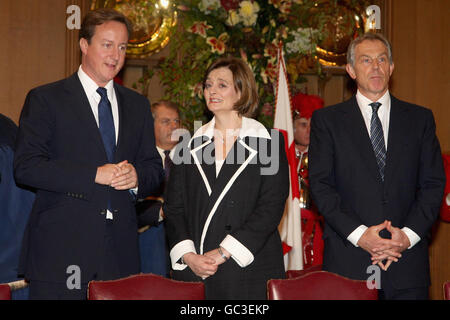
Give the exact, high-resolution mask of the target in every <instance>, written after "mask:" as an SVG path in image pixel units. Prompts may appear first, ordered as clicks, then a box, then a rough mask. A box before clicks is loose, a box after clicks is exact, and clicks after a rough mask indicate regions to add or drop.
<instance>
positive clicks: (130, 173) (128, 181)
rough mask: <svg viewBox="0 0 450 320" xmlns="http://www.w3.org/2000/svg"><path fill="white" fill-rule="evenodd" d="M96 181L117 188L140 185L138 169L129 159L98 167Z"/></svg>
mask: <svg viewBox="0 0 450 320" xmlns="http://www.w3.org/2000/svg"><path fill="white" fill-rule="evenodd" d="M95 182H96V183H98V184H103V185H107V186H111V187H112V188H114V189H116V190H127V189H132V188H136V187H137V186H138V178H137V173H136V169H135V168H134V166H133V165H132V164H131V163H128V161H127V160H124V161H122V162H119V163H116V164H114V163H107V164H104V165H103V166H101V167H98V168H97V174H96V176H95Z"/></svg>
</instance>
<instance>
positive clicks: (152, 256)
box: [136, 100, 180, 277]
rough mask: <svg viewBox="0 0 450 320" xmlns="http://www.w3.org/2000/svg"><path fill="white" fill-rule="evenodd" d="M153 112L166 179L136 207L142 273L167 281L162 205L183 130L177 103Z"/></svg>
mask: <svg viewBox="0 0 450 320" xmlns="http://www.w3.org/2000/svg"><path fill="white" fill-rule="evenodd" d="M151 110H152V115H153V118H154V119H155V142H156V149H157V150H158V153H159V155H160V156H161V159H162V162H163V166H164V171H165V179H164V182H163V183H162V184H161V186H160V188H159V189H158V190H156V191H155V192H153V194H152V195H151V196H150V197H148V198H147V199H146V200H143V201H139V202H138V203H137V205H136V210H137V213H138V226H139V250H140V253H141V271H142V272H144V273H154V274H159V275H162V276H165V277H167V276H169V270H170V265H169V254H168V247H167V241H166V233H165V227H164V214H163V212H162V204H163V194H164V190H165V188H166V187H167V183H166V182H167V181H168V179H169V173H170V168H171V166H172V160H171V159H172V158H173V155H174V152H175V146H176V145H177V143H178V139H177V138H176V136H178V134H177V132H176V130H178V129H180V114H179V111H178V106H177V105H176V104H175V103H173V102H171V101H165V100H162V101H159V102H155V103H153V104H152V107H151Z"/></svg>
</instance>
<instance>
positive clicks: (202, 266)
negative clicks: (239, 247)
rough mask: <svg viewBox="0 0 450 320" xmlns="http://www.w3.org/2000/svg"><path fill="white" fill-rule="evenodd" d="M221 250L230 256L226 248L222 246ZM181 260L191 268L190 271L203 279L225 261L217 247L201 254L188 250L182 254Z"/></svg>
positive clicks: (214, 271)
mask: <svg viewBox="0 0 450 320" xmlns="http://www.w3.org/2000/svg"><path fill="white" fill-rule="evenodd" d="M222 252H223V254H224V255H225V256H227V257H230V253H229V252H228V251H227V250H225V249H223V248H222ZM183 260H184V263H185V264H187V265H188V266H189V268H191V270H192V272H194V273H195V274H196V275H197V276H199V277H201V278H202V279H203V280H204V279H206V278H208V277H209V276H212V275H214V274H215V273H216V271H217V269H218V267H219V265H221V264H222V263H224V262H225V261H227V260H225V259H224V258H223V257H222V255H221V254H220V253H219V249H214V250H211V251H208V252H206V253H205V254H203V255H201V254H196V253H193V252H189V253H186V254H185V255H183Z"/></svg>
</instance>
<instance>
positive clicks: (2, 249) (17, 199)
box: [0, 114, 34, 283]
mask: <svg viewBox="0 0 450 320" xmlns="http://www.w3.org/2000/svg"><path fill="white" fill-rule="evenodd" d="M16 135H17V126H16V124H15V123H14V122H13V121H11V120H10V119H9V118H7V117H5V116H3V115H1V114H0V221H1V222H0V283H4V282H10V281H14V280H17V279H18V275H17V269H18V264H19V252H20V246H21V243H22V238H23V233H24V230H25V226H26V224H27V221H28V216H29V215H30V211H31V206H32V204H33V201H34V193H33V192H32V191H30V190H27V189H25V188H22V187H20V186H17V185H16V182H15V181H14V176H13V159H14V142H15V139H16Z"/></svg>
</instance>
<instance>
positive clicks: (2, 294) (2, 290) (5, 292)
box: [0, 283, 11, 300]
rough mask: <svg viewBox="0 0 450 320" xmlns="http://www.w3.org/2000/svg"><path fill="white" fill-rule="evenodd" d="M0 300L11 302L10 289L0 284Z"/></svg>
mask: <svg viewBox="0 0 450 320" xmlns="http://www.w3.org/2000/svg"><path fill="white" fill-rule="evenodd" d="M0 300H11V288H10V287H9V285H8V284H7V283H2V284H0Z"/></svg>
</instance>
